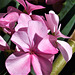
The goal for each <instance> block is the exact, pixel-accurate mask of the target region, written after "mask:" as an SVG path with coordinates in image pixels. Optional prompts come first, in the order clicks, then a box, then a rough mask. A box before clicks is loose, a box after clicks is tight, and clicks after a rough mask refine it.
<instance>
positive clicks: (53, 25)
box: [45, 11, 59, 33]
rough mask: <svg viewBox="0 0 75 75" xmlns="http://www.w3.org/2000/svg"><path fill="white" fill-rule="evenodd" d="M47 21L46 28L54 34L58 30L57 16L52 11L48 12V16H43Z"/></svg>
mask: <svg viewBox="0 0 75 75" xmlns="http://www.w3.org/2000/svg"><path fill="white" fill-rule="evenodd" d="M45 16H46V19H47V22H48V23H47V24H48V25H47V27H48V28H49V29H50V30H51V32H52V33H53V32H56V31H57V28H58V23H59V17H58V15H57V14H55V12H54V11H49V14H45Z"/></svg>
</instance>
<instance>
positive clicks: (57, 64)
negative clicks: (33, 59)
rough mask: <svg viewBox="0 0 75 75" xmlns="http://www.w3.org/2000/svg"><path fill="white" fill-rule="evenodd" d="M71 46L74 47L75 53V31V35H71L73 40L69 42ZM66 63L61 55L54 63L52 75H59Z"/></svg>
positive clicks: (74, 33)
mask: <svg viewBox="0 0 75 75" xmlns="http://www.w3.org/2000/svg"><path fill="white" fill-rule="evenodd" d="M68 43H69V45H70V46H71V47H72V50H73V53H74V52H75V30H74V32H73V34H72V35H71V39H69V40H68ZM66 64H67V63H66V61H65V59H64V58H63V56H62V54H61V53H60V54H59V55H58V57H57V58H56V60H55V61H54V63H53V69H52V72H51V74H50V75H58V74H59V73H60V72H61V71H62V69H63V68H64V67H65V65H66Z"/></svg>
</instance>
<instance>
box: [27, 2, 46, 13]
mask: <svg viewBox="0 0 75 75" xmlns="http://www.w3.org/2000/svg"><path fill="white" fill-rule="evenodd" d="M26 3H27V9H26V11H27V13H28V14H30V13H31V12H32V11H33V10H38V9H43V8H45V7H43V6H41V5H33V4H31V3H29V2H28V1H26Z"/></svg>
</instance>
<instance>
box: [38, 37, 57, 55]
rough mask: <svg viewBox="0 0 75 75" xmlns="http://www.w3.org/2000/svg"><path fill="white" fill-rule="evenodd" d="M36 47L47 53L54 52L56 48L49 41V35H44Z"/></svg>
mask: <svg viewBox="0 0 75 75" xmlns="http://www.w3.org/2000/svg"><path fill="white" fill-rule="evenodd" d="M38 49H39V50H40V51H41V52H44V53H48V54H56V53H58V50H57V49H56V48H55V47H54V46H53V45H52V44H51V43H50V41H49V36H47V37H45V38H44V39H43V40H42V41H41V42H40V43H39V45H38Z"/></svg>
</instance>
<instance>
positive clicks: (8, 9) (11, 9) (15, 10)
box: [7, 6, 22, 14]
mask: <svg viewBox="0 0 75 75" xmlns="http://www.w3.org/2000/svg"><path fill="white" fill-rule="evenodd" d="M7 11H8V13H11V12H17V13H18V14H20V13H22V11H20V10H18V9H16V8H15V7H12V6H9V7H8V8H7Z"/></svg>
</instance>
